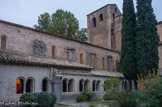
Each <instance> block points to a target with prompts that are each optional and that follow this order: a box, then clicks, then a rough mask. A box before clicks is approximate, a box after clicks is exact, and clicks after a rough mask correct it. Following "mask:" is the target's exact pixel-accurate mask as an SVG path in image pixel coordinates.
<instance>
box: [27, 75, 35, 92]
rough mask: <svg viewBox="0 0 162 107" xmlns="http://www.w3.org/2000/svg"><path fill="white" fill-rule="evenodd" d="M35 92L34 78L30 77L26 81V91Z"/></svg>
mask: <svg viewBox="0 0 162 107" xmlns="http://www.w3.org/2000/svg"><path fill="white" fill-rule="evenodd" d="M33 92H34V79H33V78H28V79H27V81H26V93H33Z"/></svg>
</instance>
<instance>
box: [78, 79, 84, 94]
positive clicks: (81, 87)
mask: <svg viewBox="0 0 162 107" xmlns="http://www.w3.org/2000/svg"><path fill="white" fill-rule="evenodd" d="M82 81H83V80H80V81H79V91H80V92H82V91H83V84H82Z"/></svg>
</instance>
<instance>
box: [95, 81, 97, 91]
mask: <svg viewBox="0 0 162 107" xmlns="http://www.w3.org/2000/svg"><path fill="white" fill-rule="evenodd" d="M95 91H97V81H95Z"/></svg>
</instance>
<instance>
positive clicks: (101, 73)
mask: <svg viewBox="0 0 162 107" xmlns="http://www.w3.org/2000/svg"><path fill="white" fill-rule="evenodd" d="M91 73H92V74H93V75H97V76H106V77H122V78H123V77H124V75H123V74H122V73H120V72H116V71H113V72H109V71H104V70H97V71H91Z"/></svg>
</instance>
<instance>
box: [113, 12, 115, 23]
mask: <svg viewBox="0 0 162 107" xmlns="http://www.w3.org/2000/svg"><path fill="white" fill-rule="evenodd" d="M114 21H115V14H114V13H113V23H114Z"/></svg>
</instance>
